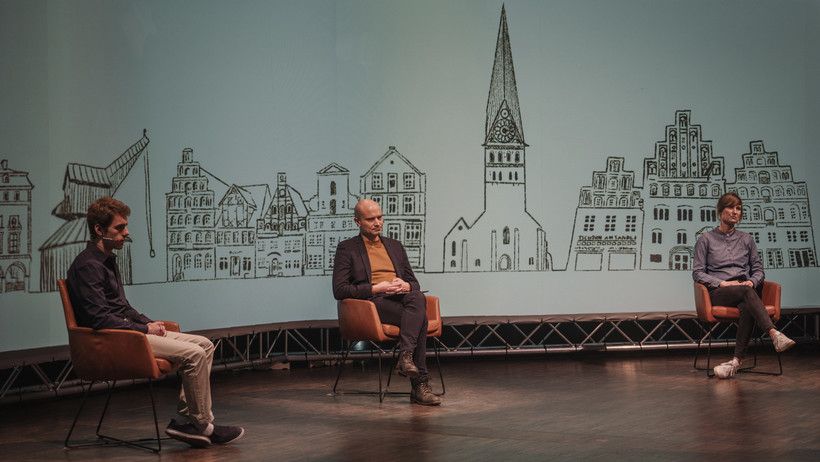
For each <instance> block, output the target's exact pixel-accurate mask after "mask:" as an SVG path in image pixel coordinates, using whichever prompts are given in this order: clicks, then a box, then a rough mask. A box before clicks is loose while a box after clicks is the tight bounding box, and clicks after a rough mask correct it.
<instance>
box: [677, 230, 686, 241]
mask: <svg viewBox="0 0 820 462" xmlns="http://www.w3.org/2000/svg"><path fill="white" fill-rule="evenodd" d="M678 244H686V231H684V230H682V229H679V230H678Z"/></svg>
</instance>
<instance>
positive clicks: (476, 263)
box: [475, 258, 481, 268]
mask: <svg viewBox="0 0 820 462" xmlns="http://www.w3.org/2000/svg"><path fill="white" fill-rule="evenodd" d="M479 266H481V259H480V258H476V259H475V267H476V268H478V267H479Z"/></svg>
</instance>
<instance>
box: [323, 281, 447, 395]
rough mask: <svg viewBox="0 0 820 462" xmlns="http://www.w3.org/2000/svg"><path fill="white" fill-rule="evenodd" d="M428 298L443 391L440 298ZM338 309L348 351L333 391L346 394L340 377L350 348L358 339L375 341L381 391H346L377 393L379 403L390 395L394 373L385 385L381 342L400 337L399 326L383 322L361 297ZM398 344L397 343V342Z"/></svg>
mask: <svg viewBox="0 0 820 462" xmlns="http://www.w3.org/2000/svg"><path fill="white" fill-rule="evenodd" d="M426 300H427V338H432V339H433V342H434V346H435V355H436V365H437V367H438V373H439V378H440V380H441V394H442V395H443V394H444V393H445V388H444V375H443V373H442V371H441V361H440V360H439V354H438V343H437V342H438V338H439V337H441V331H442V322H441V309H440V306H439V299H438V297H434V296H432V295H427V296H426ZM336 307H337V310H338V312H339V333H340V334H341V336H342V339H343V340H346V341H347V342H348V346H347V350H346V351H345V353H344V355H343V356H342V363H341V366H340V368H339V374H338V375H337V376H336V382H335V383H334V384H333V393H334V394H345V392H343V391H338V390H337V386H338V385H339V379H340V378H341V376H342V370H344V365H345V362H346V361H347V357H348V355H349V354H350V349H351V348H352V347H353V344H354V343H356V342H362V341H365V342H372V343H375V344H376V345H377V347H378V349H379V353H378V355H377V357H378V361H379V391H378V392H367V391H359V392H347V394H376V393H378V395H379V402H382V401H384V397H385V395H387V394H388V391H387V390H388V388H389V387H390V379H391V378H392V374H388V379H387V385H386V386H385V387H382V354H381V353H382V351H381V346H380V344H381V342H385V341H388V340H392V341H397V340H398V339H399V326H395V325H392V324H382V322H381V320H380V319H379V313H378V312H377V311H376V305H375V304H373V302H371V301H369V300H359V299H354V298H346V299H344V300H339V301H338V302H337V304H336ZM396 345H398V343H397V344H396ZM395 351H396V346H394V347H393V350H392V356H395Z"/></svg>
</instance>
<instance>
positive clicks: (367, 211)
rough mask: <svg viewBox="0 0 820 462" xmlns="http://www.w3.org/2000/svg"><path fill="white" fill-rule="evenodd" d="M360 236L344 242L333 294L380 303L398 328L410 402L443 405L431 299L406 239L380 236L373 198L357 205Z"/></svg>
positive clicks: (336, 264) (387, 321)
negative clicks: (431, 347) (435, 368)
mask: <svg viewBox="0 0 820 462" xmlns="http://www.w3.org/2000/svg"><path fill="white" fill-rule="evenodd" d="M354 213H355V217H354V220H355V222H356V226H358V227H359V233H360V234H359V235H358V236H356V237H354V238H351V239H348V240H345V241H342V242H340V243H339V246H338V247H337V248H336V257H335V262H334V265H333V296H334V297H335V298H336V299H337V300H342V299H344V298H358V299H362V300H370V301H372V302H373V303H374V304H375V305H376V310H377V311H378V313H379V318H380V319H381V321H382V322H383V323H385V324H393V325H397V326H399V335H400V338H399V350H400V353H399V362H398V364H397V365H396V370H397V372H398V373H399V374H401V375H404V376H405V377H409V378H410V383H411V385H412V390H411V392H410V400H411V402H413V403H415V404H422V405H426V406H435V405H438V404H440V403H441V400H440V399H439V397H438V396H436V395H435V394H434V393H433V390H432V389H431V388H430V385H429V384H428V383H427V303H426V300H425V297H424V294H423V293H421V291H420V288H419V282H418V280H416V276H415V275H414V274H413V269H412V268H411V266H410V261H409V260H408V259H407V252H406V251H405V250H404V246H403V245H402V244H401V242H399V241H397V240H395V239H390V238H387V237H383V236H381V232H382V224H383V221H384V220H383V219H382V209H381V207H380V206H379V204H378V203H376V202H374V201H372V200H370V199H362V200H360V201H359V203H358V204H356V208H355V211H354Z"/></svg>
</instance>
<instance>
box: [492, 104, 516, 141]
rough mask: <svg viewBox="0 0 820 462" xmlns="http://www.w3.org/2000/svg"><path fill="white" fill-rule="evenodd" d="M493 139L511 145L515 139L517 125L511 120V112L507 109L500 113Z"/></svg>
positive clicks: (494, 128)
mask: <svg viewBox="0 0 820 462" xmlns="http://www.w3.org/2000/svg"><path fill="white" fill-rule="evenodd" d="M493 138H495V141H498V142H500V143H509V142H510V141H512V140H513V139H515V124H513V123H512V121H511V120H510V111H509V110H508V109H506V108H504V109H502V110H501V111H500V112H499V118H498V120H496V122H495V126H494V127H493Z"/></svg>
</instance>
